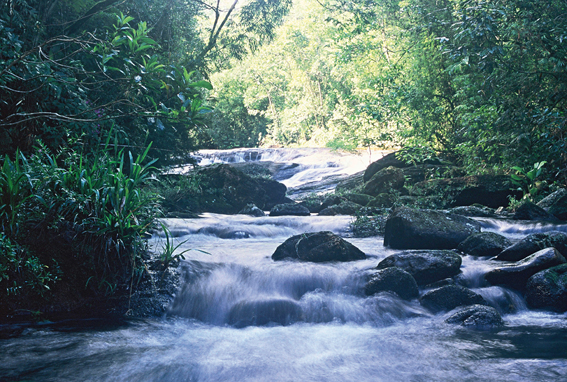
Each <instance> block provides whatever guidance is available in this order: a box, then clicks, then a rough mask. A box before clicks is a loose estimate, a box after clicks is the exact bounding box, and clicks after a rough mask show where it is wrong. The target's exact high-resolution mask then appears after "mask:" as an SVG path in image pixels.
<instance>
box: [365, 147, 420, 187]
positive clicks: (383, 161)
mask: <svg viewBox="0 0 567 382" xmlns="http://www.w3.org/2000/svg"><path fill="white" fill-rule="evenodd" d="M390 166H392V167H397V168H403V167H409V166H410V164H407V163H406V162H404V161H401V160H399V159H398V158H396V153H390V154H388V155H386V156H384V157H382V158H380V159H378V160H377V161H375V162H372V163H371V164H370V165H369V166H368V167H367V168H366V171H364V177H363V179H364V181H365V182H368V181H369V180H370V179H371V178H372V177H373V176H374V174H376V173H377V172H378V171H380V170H382V169H385V168H386V167H390Z"/></svg>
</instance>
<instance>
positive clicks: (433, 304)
mask: <svg viewBox="0 0 567 382" xmlns="http://www.w3.org/2000/svg"><path fill="white" fill-rule="evenodd" d="M419 302H420V303H421V305H423V306H424V307H426V308H427V309H429V310H431V311H433V312H435V313H437V312H441V311H449V310H453V309H455V308H456V307H458V306H467V305H475V304H480V305H488V303H487V302H486V301H485V300H484V298H483V297H482V296H481V295H479V294H478V293H475V292H473V291H472V290H470V289H468V288H465V287H462V286H459V285H446V286H443V287H441V288H438V289H433V290H431V291H429V292H427V293H425V294H424V295H423V296H421V298H420V299H419Z"/></svg>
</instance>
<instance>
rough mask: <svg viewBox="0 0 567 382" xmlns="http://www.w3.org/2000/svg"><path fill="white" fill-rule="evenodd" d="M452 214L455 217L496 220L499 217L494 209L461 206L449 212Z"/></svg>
mask: <svg viewBox="0 0 567 382" xmlns="http://www.w3.org/2000/svg"><path fill="white" fill-rule="evenodd" d="M449 212H450V213H452V214H455V215H463V216H468V217H480V218H495V217H498V215H496V213H495V212H494V209H492V208H490V207H484V206H460V207H454V208H451V209H450V210H449Z"/></svg>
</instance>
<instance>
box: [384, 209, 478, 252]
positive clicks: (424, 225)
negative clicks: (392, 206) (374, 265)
mask: <svg viewBox="0 0 567 382" xmlns="http://www.w3.org/2000/svg"><path fill="white" fill-rule="evenodd" d="M477 232H480V224H479V223H478V222H476V221H474V220H471V219H468V218H466V217H464V216H460V215H453V214H448V213H444V212H440V211H433V210H415V209H410V208H405V207H402V208H398V209H396V210H394V211H393V212H392V213H391V214H390V216H388V219H387V220H386V228H385V233H384V245H385V246H389V247H391V248H398V249H453V248H457V246H458V245H459V243H460V242H462V241H463V240H465V239H466V238H467V237H469V236H470V235H472V234H473V233H477Z"/></svg>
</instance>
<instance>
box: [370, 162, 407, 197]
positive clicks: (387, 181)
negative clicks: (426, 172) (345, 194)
mask: <svg viewBox="0 0 567 382" xmlns="http://www.w3.org/2000/svg"><path fill="white" fill-rule="evenodd" d="M404 183H405V178H404V173H403V172H402V170H400V169H398V168H395V167H386V168H385V169H382V170H380V171H378V172H377V173H376V174H374V176H372V178H371V179H370V180H369V181H368V182H367V183H366V185H365V186H364V193H365V194H367V195H372V196H376V195H378V194H381V193H383V192H385V193H390V192H392V191H395V190H399V189H400V188H402V187H403V186H404Z"/></svg>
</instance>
